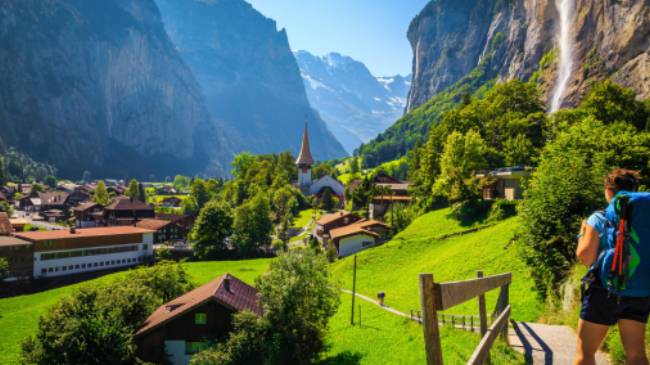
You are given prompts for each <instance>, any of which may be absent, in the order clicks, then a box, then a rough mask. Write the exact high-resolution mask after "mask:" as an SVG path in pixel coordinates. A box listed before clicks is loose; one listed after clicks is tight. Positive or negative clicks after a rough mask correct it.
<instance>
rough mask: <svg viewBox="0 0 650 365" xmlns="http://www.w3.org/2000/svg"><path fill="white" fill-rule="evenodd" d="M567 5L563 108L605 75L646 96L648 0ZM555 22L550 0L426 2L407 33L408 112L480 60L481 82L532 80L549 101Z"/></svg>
mask: <svg viewBox="0 0 650 365" xmlns="http://www.w3.org/2000/svg"><path fill="white" fill-rule="evenodd" d="M571 1H574V6H573V8H574V12H573V14H572V22H571V28H572V29H571V34H572V35H573V38H574V39H573V41H574V45H575V48H574V50H573V52H572V55H573V59H574V65H575V66H574V69H573V72H572V73H571V77H570V80H569V83H568V87H567V89H566V92H565V93H564V97H563V100H564V103H565V105H574V104H575V103H576V102H577V101H578V100H580V98H581V97H582V96H583V95H584V94H585V93H586V92H587V90H588V89H589V86H590V84H591V83H592V82H593V80H596V79H602V78H605V77H611V78H612V79H613V80H614V81H616V82H618V83H621V84H622V85H624V86H627V87H630V88H632V89H634V90H635V91H636V92H637V94H638V95H639V97H640V98H647V97H650V86H648V85H650V79H649V78H650V72H649V71H650V41H649V40H650V0H619V1H609V0H608V1H592V0H571ZM558 19H559V16H558V8H557V7H556V1H555V0H509V1H482V0H432V1H431V2H429V3H428V4H427V5H426V7H425V8H424V9H423V10H422V11H421V12H420V14H418V15H417V16H416V17H415V18H414V20H413V21H412V23H411V25H410V27H409V30H408V39H409V41H410V43H411V45H412V48H413V53H414V60H413V84H412V87H411V90H410V92H409V97H408V101H407V109H408V110H412V109H414V108H416V107H418V106H420V105H422V104H423V103H425V102H426V101H427V100H429V99H430V98H431V97H432V96H434V95H436V94H437V93H439V92H441V91H443V90H444V89H445V88H447V87H449V86H451V85H453V84H454V83H455V82H457V81H458V80H460V79H461V78H463V76H465V75H467V74H469V73H470V72H472V71H473V70H474V69H475V68H476V67H477V66H478V65H480V64H481V61H482V60H483V59H484V57H486V56H489V60H488V62H489V65H484V66H487V67H482V70H483V71H484V72H487V74H486V75H484V78H485V79H493V78H499V79H509V78H515V77H516V78H521V79H528V78H530V77H531V76H534V77H536V78H537V81H538V82H539V83H540V85H541V88H542V90H543V92H544V96H545V97H546V99H547V100H548V99H549V97H550V92H551V90H552V87H553V85H554V83H555V81H556V80H555V79H556V78H555V71H556V59H557V57H555V54H556V52H554V50H556V43H557V42H556V37H557V33H558V27H559V24H558ZM545 56H546V57H545ZM540 64H541V67H540ZM538 71H539V72H538Z"/></svg>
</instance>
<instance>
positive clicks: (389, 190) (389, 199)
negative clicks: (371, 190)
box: [368, 175, 411, 219]
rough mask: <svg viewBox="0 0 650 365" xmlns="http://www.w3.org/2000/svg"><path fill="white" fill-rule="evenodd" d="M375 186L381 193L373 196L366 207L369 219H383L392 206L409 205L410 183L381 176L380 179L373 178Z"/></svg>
mask: <svg viewBox="0 0 650 365" xmlns="http://www.w3.org/2000/svg"><path fill="white" fill-rule="evenodd" d="M375 185H376V186H377V188H379V189H380V190H383V192H382V193H381V194H379V195H376V196H373V197H372V200H371V201H370V204H369V206H368V213H369V216H370V219H378V218H381V217H383V216H384V215H385V214H386V213H387V212H388V210H389V209H390V207H391V206H392V205H394V204H409V203H410V202H411V197H410V196H409V188H410V187H411V183H409V182H408V181H401V180H398V179H395V178H393V177H390V176H388V175H383V176H382V177H381V178H378V177H375Z"/></svg>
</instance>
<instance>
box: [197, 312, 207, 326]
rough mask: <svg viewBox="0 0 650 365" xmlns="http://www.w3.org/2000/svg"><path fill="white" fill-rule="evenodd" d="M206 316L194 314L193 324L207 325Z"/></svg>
mask: <svg viewBox="0 0 650 365" xmlns="http://www.w3.org/2000/svg"><path fill="white" fill-rule="evenodd" d="M207 323H208V315H207V313H195V314H194V324H207Z"/></svg>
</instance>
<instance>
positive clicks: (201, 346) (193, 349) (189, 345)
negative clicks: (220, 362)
mask: <svg viewBox="0 0 650 365" xmlns="http://www.w3.org/2000/svg"><path fill="white" fill-rule="evenodd" d="M207 348H208V343H207V342H192V341H186V342H185V354H186V355H192V354H196V353H197V352H201V351H203V350H205V349H207Z"/></svg>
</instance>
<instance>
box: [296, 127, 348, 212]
mask: <svg viewBox="0 0 650 365" xmlns="http://www.w3.org/2000/svg"><path fill="white" fill-rule="evenodd" d="M313 164H314V159H313V157H312V155H311V147H310V146H309V135H308V134H307V126H306V125H305V130H304V131H303V135H302V145H301V146H300V153H299V154H298V158H297V159H296V166H297V167H298V181H297V182H296V186H297V187H298V188H299V189H300V190H301V191H302V192H303V194H305V195H316V196H320V195H321V194H322V193H323V192H324V191H325V190H326V189H329V190H330V191H331V192H332V194H333V195H334V196H336V197H337V198H338V200H339V206H342V205H343V201H344V199H345V197H344V193H345V185H343V183H342V182H340V181H338V180H337V179H335V178H333V177H331V176H329V175H326V176H323V177H321V178H320V179H318V180H316V181H313V180H312V178H311V167H312V165H313Z"/></svg>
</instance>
